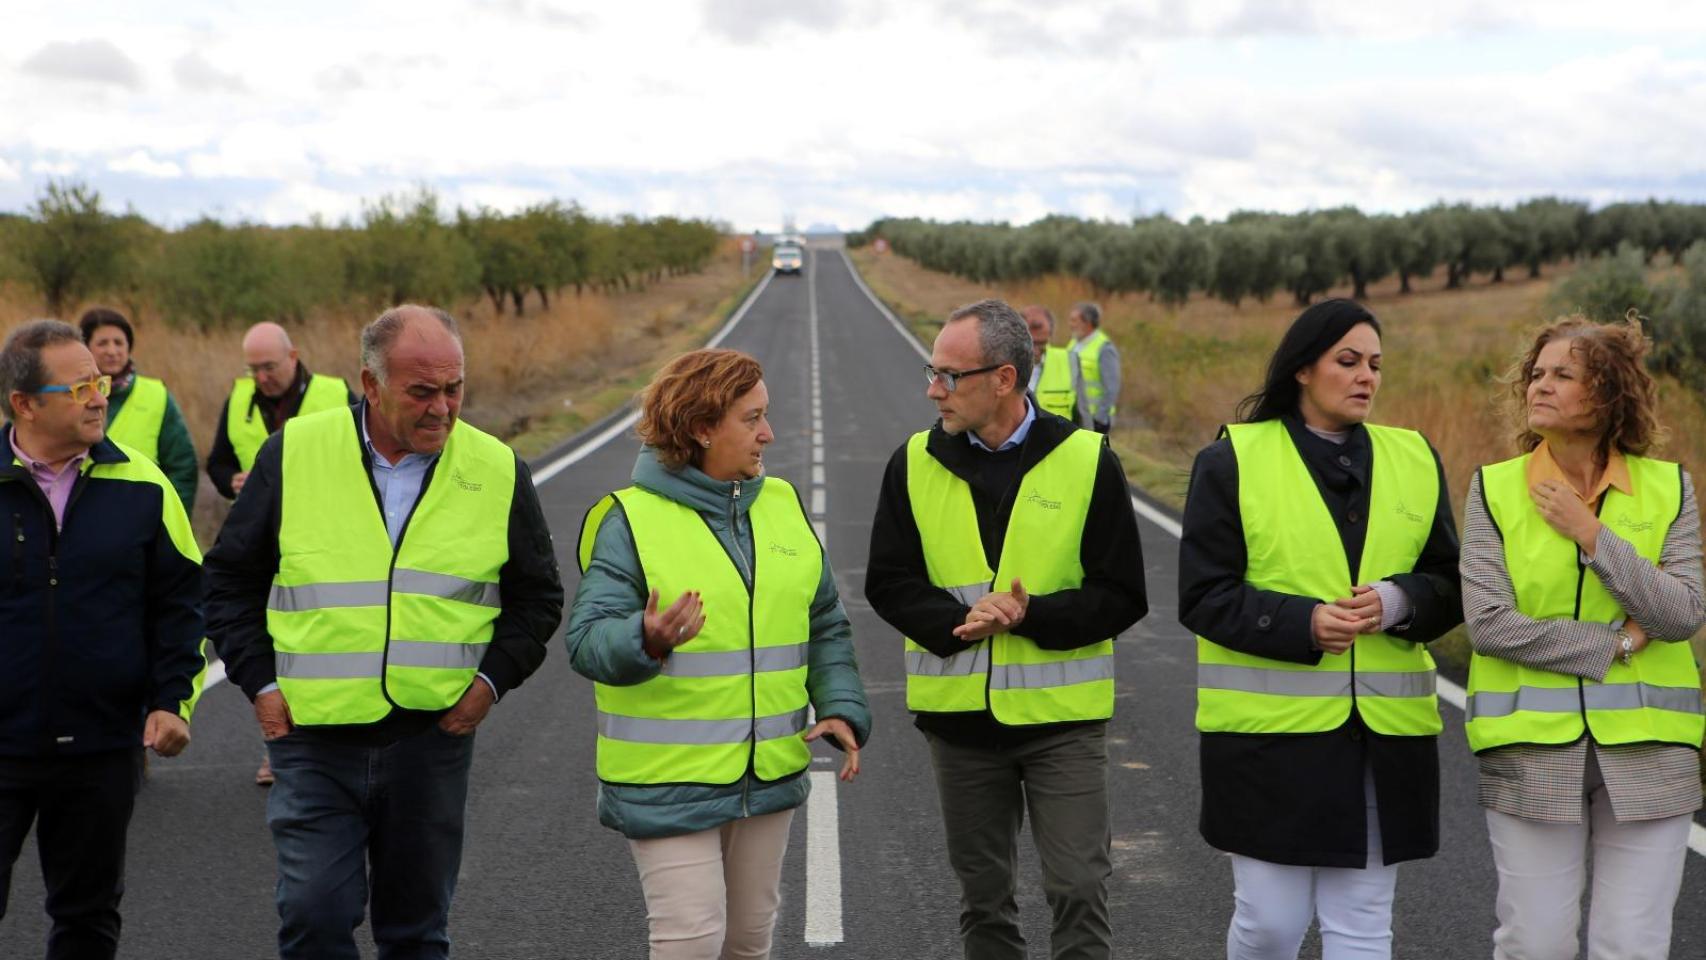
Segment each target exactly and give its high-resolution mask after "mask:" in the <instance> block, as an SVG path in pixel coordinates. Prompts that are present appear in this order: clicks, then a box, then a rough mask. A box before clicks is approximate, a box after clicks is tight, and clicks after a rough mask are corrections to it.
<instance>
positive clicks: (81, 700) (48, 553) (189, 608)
mask: <svg viewBox="0 0 1706 960" xmlns="http://www.w3.org/2000/svg"><path fill="white" fill-rule="evenodd" d="M0 451H4V453H5V456H4V457H3V458H0V463H4V464H5V466H3V467H0V523H3V525H4V531H5V534H6V540H7V544H8V547H9V549H8V550H7V551H6V552H7V553H8V554H10V556H9V557H8V558H7V559H6V566H5V568H4V576H3V577H0V755H5V756H13V757H31V756H47V755H50V754H82V753H94V752H96V751H101V750H117V749H121V748H125V747H131V748H136V747H140V746H141V744H142V725H143V718H144V717H145V716H146V715H147V714H148V712H149V711H152V710H169V711H171V712H173V713H177V712H178V707H179V705H180V703H181V702H182V701H184V700H187V699H188V698H189V696H190V682H191V679H192V678H193V677H194V676H195V675H196V673H197V672H198V671H199V670H200V669H201V668H202V663H203V661H202V657H201V653H200V649H201V638H202V632H203V629H202V617H201V587H202V584H201V567H200V565H199V564H198V563H197V559H198V558H197V557H195V556H193V555H186V554H185V553H183V552H181V551H180V550H179V549H178V546H177V545H176V544H175V543H174V541H173V540H172V536H171V534H170V533H169V532H168V530H167V527H166V511H168V510H170V511H176V512H177V513H179V514H180V515H181V514H182V512H183V504H182V503H181V502H180V501H179V500H178V497H177V494H175V493H173V492H172V488H171V486H170V484H169V483H168V482H167V481H166V479H165V477H164V476H163V475H162V476H161V477H160V482H159V483H151V482H148V481H146V480H141V481H138V480H129V479H118V478H114V477H103V476H97V475H91V473H90V472H89V471H88V470H85V472H83V473H82V474H81V475H80V476H79V477H78V478H77V480H76V483H75V485H74V486H73V487H72V489H71V497H70V500H69V501H67V503H66V507H65V523H64V526H63V527H62V528H60V529H57V530H56V529H55V527H54V522H53V508H52V507H51V506H49V505H48V502H47V497H46V496H45V495H44V494H43V493H42V492H41V488H40V487H39V486H37V485H36V482H35V480H34V479H33V478H32V477H31V476H30V473H29V469H28V468H27V467H25V466H23V465H22V464H19V463H18V462H17V461H16V460H15V459H14V457H13V455H12V427H11V426H10V425H8V426H7V427H5V428H4V429H3V430H0ZM89 459H90V461H91V462H92V463H93V464H95V465H100V464H113V463H126V462H128V461H129V458H128V457H126V456H125V455H124V454H123V453H122V452H120V451H119V449H118V447H116V446H114V445H113V443H112V442H111V441H109V440H103V441H101V442H100V443H98V444H96V445H95V446H94V447H92V448H91V449H90V450H89ZM145 466H146V467H147V468H148V469H149V470H151V471H153V472H155V473H158V472H159V471H158V469H157V468H155V467H154V466H153V465H152V464H145ZM167 501H169V503H168V502H167ZM182 523H183V526H182V528H181V533H182V535H184V536H188V533H189V524H188V522H187V520H185V521H182ZM188 547H189V549H190V550H191V551H192V552H193V551H194V550H195V545H194V542H193V540H192V541H190V542H189V543H188Z"/></svg>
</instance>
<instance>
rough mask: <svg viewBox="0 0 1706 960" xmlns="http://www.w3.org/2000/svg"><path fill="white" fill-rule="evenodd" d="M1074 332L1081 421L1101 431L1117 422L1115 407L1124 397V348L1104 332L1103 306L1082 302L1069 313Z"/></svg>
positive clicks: (1067, 323) (1073, 365) (1073, 364)
mask: <svg viewBox="0 0 1706 960" xmlns="http://www.w3.org/2000/svg"><path fill="white" fill-rule="evenodd" d="M1066 329H1067V330H1069V331H1071V333H1072V347H1071V354H1072V367H1073V370H1074V371H1076V377H1077V380H1076V381H1075V384H1074V385H1075V386H1076V387H1077V390H1078V414H1079V416H1080V417H1081V418H1082V419H1081V420H1080V421H1079V422H1080V423H1087V424H1089V425H1090V429H1092V430H1094V431H1096V432H1097V433H1107V432H1108V431H1109V430H1110V429H1112V427H1113V425H1114V408H1115V406H1117V405H1118V404H1119V400H1120V351H1119V348H1117V347H1115V346H1114V342H1113V341H1112V340H1110V339H1108V335H1107V334H1106V333H1103V332H1102V308H1101V307H1100V306H1098V305H1096V304H1094V303H1080V304H1078V305H1076V306H1074V307H1073V308H1072V311H1071V312H1070V313H1068V314H1067V315H1066Z"/></svg>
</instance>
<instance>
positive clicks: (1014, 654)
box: [905, 430, 1114, 726]
mask: <svg viewBox="0 0 1706 960" xmlns="http://www.w3.org/2000/svg"><path fill="white" fill-rule="evenodd" d="M929 436H930V434H929V432H928V431H925V432H922V433H917V434H914V435H913V436H912V439H911V440H909V441H908V442H907V445H906V489H907V494H908V496H909V497H910V498H911V500H912V518H913V521H914V522H915V523H916V524H917V525H918V535H919V539H920V540H921V541H922V542H923V545H924V565H925V567H926V569H927V571H928V573H929V577H930V582H931V583H932V584H933V585H935V586H938V587H941V588H942V589H944V590H947V591H948V592H950V593H952V594H953V595H954V596H955V597H958V598H959V599H960V601H961V602H963V603H966V604H973V603H976V602H977V600H978V599H979V598H980V597H982V596H984V595H985V594H988V593H989V592H990V591H991V590H992V589H994V585H995V584H999V585H1000V586H1001V589H1003V590H1005V589H1007V588H1008V586H1009V585H1010V584H1011V583H1012V582H1013V579H1014V578H1015V577H1017V578H1018V579H1019V580H1021V581H1022V582H1023V583H1024V585H1025V590H1026V592H1028V593H1031V594H1034V595H1042V594H1049V593H1055V592H1057V591H1060V590H1071V589H1076V588H1077V587H1079V586H1081V585H1082V584H1083V582H1084V567H1083V564H1082V563H1081V562H1080V555H1079V551H1080V548H1081V545H1082V541H1083V539H1084V523H1085V520H1086V518H1087V517H1088V516H1089V513H1090V496H1091V491H1092V490H1094V489H1095V485H1096V469H1097V464H1098V461H1099V460H1100V459H1101V454H1102V443H1103V438H1102V437H1101V436H1100V435H1098V434H1095V433H1092V432H1090V431H1088V430H1074V431H1073V432H1072V435H1071V436H1069V437H1067V438H1066V440H1065V441H1064V442H1063V443H1061V445H1060V446H1058V447H1056V448H1054V449H1053V450H1051V451H1049V453H1048V455H1047V456H1045V457H1043V459H1042V460H1041V461H1040V462H1038V463H1037V464H1036V466H1034V467H1032V468H1031V469H1030V470H1029V471H1028V472H1027V473H1026V474H1025V476H1024V477H1023V478H1022V479H1021V480H1020V481H1019V489H1018V492H1017V494H1016V495H1015V497H1014V500H1013V513H1012V516H1011V518H1010V519H1009V520H1008V522H1007V532H1006V535H1005V536H1004V538H1003V539H1002V547H1001V564H1000V569H999V570H994V571H992V570H990V568H989V561H988V559H987V557H986V556H985V555H984V552H983V547H982V542H983V541H982V540H981V539H980V537H979V536H978V529H977V510H976V507H975V505H974V504H973V503H972V498H971V487H970V486H968V485H967V484H966V482H965V481H964V480H961V479H960V478H959V477H956V476H954V474H953V473H952V472H950V471H949V470H948V468H947V467H944V466H942V464H941V463H940V462H938V461H937V460H936V458H935V457H933V456H931V455H930V453H929V451H928V450H927V449H926V448H925V442H926V440H927V439H928V437H929ZM905 647H906V706H907V709H909V710H914V711H918V712H921V713H956V712H967V711H981V710H988V711H989V712H990V714H991V715H993V716H994V717H995V719H996V720H997V721H999V722H1001V723H1004V724H1007V725H1010V726H1024V725H1028V724H1038V723H1060V722H1063V721H1072V720H1106V719H1107V718H1109V717H1111V716H1113V715H1114V642H1113V640H1112V639H1111V638H1110V639H1107V640H1102V641H1100V642H1097V643H1092V644H1089V645H1088V646H1084V647H1079V648H1078V649H1076V650H1044V649H1043V648H1042V647H1039V646H1037V645H1036V643H1035V642H1033V641H1032V640H1030V639H1028V638H1026V637H1021V636H1019V635H1017V634H1012V633H998V634H996V635H994V636H992V637H990V638H988V639H986V640H980V641H978V642H977V643H973V644H968V645H967V646H966V649H965V650H963V651H961V652H959V653H956V654H954V655H953V656H951V657H947V658H943V657H938V656H936V655H935V654H933V653H931V652H930V651H928V650H926V649H924V648H923V647H921V646H919V645H918V644H916V643H914V642H913V641H912V640H911V639H908V640H906V643H905Z"/></svg>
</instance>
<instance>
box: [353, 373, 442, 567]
mask: <svg viewBox="0 0 1706 960" xmlns="http://www.w3.org/2000/svg"><path fill="white" fill-rule="evenodd" d="M361 442H362V443H363V444H365V445H366V446H367V454H368V458H369V459H371V460H372V461H373V485H374V486H375V487H377V488H378V489H379V502H380V503H381V504H383V505H384V508H385V532H386V533H387V534H389V535H390V537H391V546H393V547H395V546H396V545H397V538H398V537H400V536H402V535H403V523H404V521H406V520H408V519H409V511H410V510H411V509H413V508H414V506H415V501H416V500H419V499H420V498H421V484H422V483H424V482H426V475H427V471H428V470H430V469H432V465H433V463H434V462H436V461H437V460H438V454H436V453H434V454H430V455H429V454H424V453H405V454H403V459H401V460H398V461H397V462H396V463H392V462H391V461H389V460H387V459H385V458H384V457H383V456H382V455H380V453H379V451H378V450H377V449H375V448H374V446H373V438H372V437H370V436H368V433H367V403H366V401H363V402H362V404H361Z"/></svg>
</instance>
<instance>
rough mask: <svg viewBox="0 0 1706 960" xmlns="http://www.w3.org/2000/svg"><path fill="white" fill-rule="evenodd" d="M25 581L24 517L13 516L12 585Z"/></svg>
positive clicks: (16, 514)
mask: <svg viewBox="0 0 1706 960" xmlns="http://www.w3.org/2000/svg"><path fill="white" fill-rule="evenodd" d="M23 579H24V515H23V514H21V513H14V514H12V583H13V584H14V585H16V584H18V583H20V582H21V581H22V580H23Z"/></svg>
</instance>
